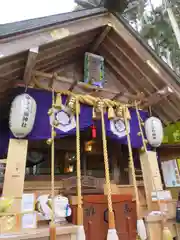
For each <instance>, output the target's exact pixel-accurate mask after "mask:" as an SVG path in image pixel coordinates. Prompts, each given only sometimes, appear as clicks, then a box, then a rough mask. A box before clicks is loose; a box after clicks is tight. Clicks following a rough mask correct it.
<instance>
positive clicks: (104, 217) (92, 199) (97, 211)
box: [71, 195, 136, 240]
mask: <svg viewBox="0 0 180 240" xmlns="http://www.w3.org/2000/svg"><path fill="white" fill-rule="evenodd" d="M112 202H113V209H114V213H115V221H116V230H117V232H118V236H119V239H123V240H133V239H134V240H135V239H136V209H135V202H133V201H132V196H130V195H112ZM71 203H72V205H71V207H72V222H73V224H76V219H77V217H76V216H77V212H76V211H77V204H76V197H72V201H71ZM83 208H84V227H85V232H86V238H87V240H95V239H98V240H103V239H106V236H107V231H108V209H107V196H105V195H86V196H83Z"/></svg>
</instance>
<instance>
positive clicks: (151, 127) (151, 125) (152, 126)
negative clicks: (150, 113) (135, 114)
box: [144, 117, 163, 147]
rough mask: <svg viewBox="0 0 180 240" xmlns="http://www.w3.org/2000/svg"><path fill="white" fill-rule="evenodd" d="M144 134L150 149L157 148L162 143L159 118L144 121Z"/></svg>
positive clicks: (161, 127)
mask: <svg viewBox="0 0 180 240" xmlns="http://www.w3.org/2000/svg"><path fill="white" fill-rule="evenodd" d="M144 127H145V133H146V138H147V140H148V143H149V144H150V145H151V146H152V147H159V146H160V145H161V143H162V141H163V126H162V122H161V120H160V119H159V118H156V117H150V118H148V119H147V120H146V121H145V126H144Z"/></svg>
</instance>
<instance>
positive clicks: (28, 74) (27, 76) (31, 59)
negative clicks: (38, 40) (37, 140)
mask: <svg viewBox="0 0 180 240" xmlns="http://www.w3.org/2000/svg"><path fill="white" fill-rule="evenodd" d="M38 52H39V47H35V48H31V49H29V52H28V58H27V62H26V67H25V70H24V77H23V80H24V83H25V84H26V85H28V84H29V83H30V81H31V78H32V71H33V70H34V67H35V65H36V59H37V56H38Z"/></svg>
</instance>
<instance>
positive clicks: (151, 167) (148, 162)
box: [140, 151, 163, 210]
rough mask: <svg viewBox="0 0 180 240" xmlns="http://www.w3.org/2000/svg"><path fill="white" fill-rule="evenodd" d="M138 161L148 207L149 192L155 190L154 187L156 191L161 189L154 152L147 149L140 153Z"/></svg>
mask: <svg viewBox="0 0 180 240" xmlns="http://www.w3.org/2000/svg"><path fill="white" fill-rule="evenodd" d="M140 162H141V169H142V175H143V180H144V188H145V193H146V200H147V204H148V206H149V208H150V206H151V203H152V197H151V193H152V192H153V191H155V188H156V190H157V191H161V190H163V186H162V180H161V175H160V171H159V166H158V161H157V156H156V152H153V151H148V152H144V153H141V154H140ZM149 210H150V209H149Z"/></svg>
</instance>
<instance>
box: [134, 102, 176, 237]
mask: <svg viewBox="0 0 180 240" xmlns="http://www.w3.org/2000/svg"><path fill="white" fill-rule="evenodd" d="M135 108H136V115H137V118H138V123H139V129H140V135H141V137H142V142H143V148H144V151H145V152H147V146H146V143H147V141H146V139H145V137H144V133H143V130H142V120H141V116H140V114H139V110H138V106H137V103H136V101H135ZM152 183H153V186H154V189H155V192H156V197H157V202H158V206H159V209H160V210H161V203H160V199H159V196H158V191H157V188H156V184H155V182H154V178H152ZM161 215H162V217H163V220H162V225H163V231H162V240H173V237H172V234H171V231H170V230H169V228H168V227H166V226H165V222H166V219H165V218H164V214H163V213H162V212H161Z"/></svg>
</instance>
